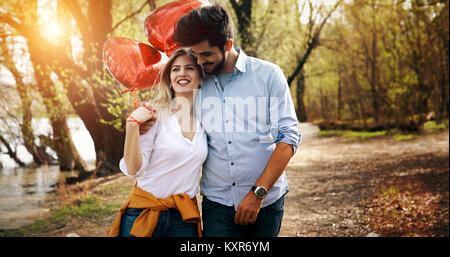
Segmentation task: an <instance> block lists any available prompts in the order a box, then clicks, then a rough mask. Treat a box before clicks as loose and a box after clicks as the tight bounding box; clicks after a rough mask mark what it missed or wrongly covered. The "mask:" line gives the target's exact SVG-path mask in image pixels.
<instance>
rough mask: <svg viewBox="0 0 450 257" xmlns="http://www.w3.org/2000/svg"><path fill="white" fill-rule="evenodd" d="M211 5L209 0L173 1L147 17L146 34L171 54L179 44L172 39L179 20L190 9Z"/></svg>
mask: <svg viewBox="0 0 450 257" xmlns="http://www.w3.org/2000/svg"><path fill="white" fill-rule="evenodd" d="M208 5H211V4H210V3H209V2H208V1H207V0H180V1H177V2H171V3H168V4H165V5H163V6H161V7H158V8H156V9H155V10H154V11H152V12H151V13H150V14H149V15H148V16H147V18H146V19H145V27H144V29H145V35H146V36H147V40H148V42H150V44H152V46H153V47H155V48H156V49H158V50H159V51H161V52H165V53H166V54H167V56H170V55H171V54H172V53H173V52H174V51H175V50H176V49H177V48H178V45H177V44H176V43H175V42H174V41H173V40H172V37H173V34H174V32H175V31H174V27H175V24H176V23H177V21H178V20H179V19H180V18H181V17H182V16H183V15H185V14H188V13H189V12H190V11H192V10H194V9H196V8H199V7H202V6H208Z"/></svg>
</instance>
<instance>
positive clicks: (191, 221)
mask: <svg viewBox="0 0 450 257" xmlns="http://www.w3.org/2000/svg"><path fill="white" fill-rule="evenodd" d="M201 83H202V71H201V68H200V67H199V66H198V65H197V63H196V61H195V59H194V57H193V56H192V55H190V53H189V52H188V51H187V50H186V49H183V48H180V49H178V50H177V51H176V52H174V53H173V54H172V55H171V57H170V59H169V61H168V62H167V64H166V66H165V67H164V69H163V71H162V75H161V82H160V84H159V86H158V88H157V96H156V99H155V101H154V103H153V104H154V107H155V108H156V109H157V110H158V117H157V119H156V122H155V124H154V125H153V126H152V127H151V129H150V130H149V131H148V132H147V133H145V134H143V135H141V136H139V124H141V123H144V122H145V121H147V120H149V119H152V118H153V117H154V114H153V111H152V110H151V109H150V108H148V107H146V106H141V107H139V108H137V109H136V110H134V111H133V112H132V113H131V115H130V116H129V118H128V119H127V123H126V136H125V146H124V157H123V158H122V159H121V161H120V164H119V166H120V169H121V170H122V172H123V173H125V175H128V176H130V177H134V178H136V180H137V181H136V186H135V188H134V189H133V192H132V193H131V195H130V197H129V198H128V200H127V201H126V202H125V203H124V205H123V206H122V207H121V208H120V211H119V215H118V216H117V218H116V220H115V221H114V223H113V224H112V225H111V227H110V228H109V229H108V234H107V235H108V236H119V237H130V236H153V237H196V236H201V226H200V214H199V211H198V207H197V203H196V201H195V195H196V194H197V192H198V183H199V179H200V168H201V166H202V164H203V162H204V161H205V159H206V155H207V151H208V150H207V142H206V134H205V132H204V130H203V128H202V127H201V125H200V122H198V120H197V119H196V118H195V116H194V111H193V102H194V97H195V90H196V89H197V88H198V87H199V86H200V85H201Z"/></svg>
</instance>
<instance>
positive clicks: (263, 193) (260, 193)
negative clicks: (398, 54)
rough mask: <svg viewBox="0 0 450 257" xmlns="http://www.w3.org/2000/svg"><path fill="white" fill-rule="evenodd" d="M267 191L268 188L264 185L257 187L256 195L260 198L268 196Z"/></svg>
mask: <svg viewBox="0 0 450 257" xmlns="http://www.w3.org/2000/svg"><path fill="white" fill-rule="evenodd" d="M266 193H267V192H266V190H265V189H264V188H262V187H259V188H257V189H256V197H258V198H263V197H264V196H266Z"/></svg>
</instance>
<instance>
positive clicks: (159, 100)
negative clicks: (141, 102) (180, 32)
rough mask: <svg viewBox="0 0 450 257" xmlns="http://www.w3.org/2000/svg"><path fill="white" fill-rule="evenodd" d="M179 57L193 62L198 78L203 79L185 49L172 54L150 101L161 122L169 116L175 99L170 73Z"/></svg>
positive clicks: (199, 70) (198, 67)
mask: <svg viewBox="0 0 450 257" xmlns="http://www.w3.org/2000/svg"><path fill="white" fill-rule="evenodd" d="M180 56H190V57H191V58H192V59H193V60H194V64H195V67H196V69H197V71H198V72H199V74H200V78H203V73H202V69H201V67H200V66H199V65H198V64H197V60H196V59H195V57H194V56H193V55H192V54H191V53H190V52H189V51H188V50H187V49H186V48H178V49H177V50H176V51H175V52H173V53H172V55H171V56H170V58H169V60H168V61H167V63H166V65H165V66H164V68H163V70H162V73H161V80H160V82H159V84H158V86H156V87H155V90H156V95H155V97H154V98H153V99H152V101H151V106H152V107H153V108H154V109H156V110H158V111H157V115H158V116H159V118H160V119H162V120H165V118H167V117H168V115H169V114H170V107H171V105H172V99H173V98H174V97H175V91H174V90H173V88H172V86H171V80H170V72H171V69H172V65H173V63H174V62H175V60H176V59H177V58H178V57H180Z"/></svg>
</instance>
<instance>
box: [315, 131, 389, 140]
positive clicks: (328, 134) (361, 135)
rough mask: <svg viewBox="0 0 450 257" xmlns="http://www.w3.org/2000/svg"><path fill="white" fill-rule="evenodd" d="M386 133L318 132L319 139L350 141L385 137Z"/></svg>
mask: <svg viewBox="0 0 450 257" xmlns="http://www.w3.org/2000/svg"><path fill="white" fill-rule="evenodd" d="M386 134H387V132H386V131H375V132H368V131H352V130H324V131H319V137H332V136H339V137H343V138H346V139H350V140H366V139H370V138H378V137H382V136H385V135H386Z"/></svg>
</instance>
